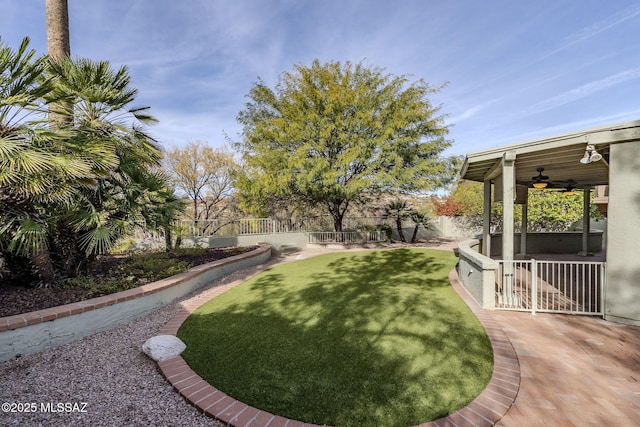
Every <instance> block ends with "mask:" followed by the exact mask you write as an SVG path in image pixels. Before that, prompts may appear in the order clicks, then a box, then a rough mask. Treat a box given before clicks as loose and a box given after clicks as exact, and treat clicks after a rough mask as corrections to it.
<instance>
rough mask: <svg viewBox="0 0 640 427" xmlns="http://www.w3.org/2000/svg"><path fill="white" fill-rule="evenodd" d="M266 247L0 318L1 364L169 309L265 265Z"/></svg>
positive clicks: (269, 255) (269, 247)
mask: <svg viewBox="0 0 640 427" xmlns="http://www.w3.org/2000/svg"><path fill="white" fill-rule="evenodd" d="M270 257H271V245H269V244H260V245H259V247H258V248H257V249H255V250H253V251H251V252H247V253H244V254H240V255H236V256H233V257H229V258H225V259H221V260H218V261H214V262H211V263H208V264H203V265H199V266H196V267H193V268H191V269H189V270H188V271H185V272H184V273H180V274H177V275H175V276H172V277H169V278H166V279H163V280H159V281H157V282H153V283H149V284H147V285H144V286H140V287H138V288H135V289H129V290H127V291H123V292H118V293H115V294H111V295H106V296H103V297H98V298H92V299H89V300H86V301H81V302H76V303H73V304H66V305H61V306H58V307H53V308H49V309H46V310H39V311H32V312H30V313H25V314H20V315H16V316H8V317H2V318H0V362H2V361H5V360H9V359H11V358H13V357H15V356H16V355H19V354H29V353H35V352H38V351H42V350H45V349H48V348H53V347H57V346H60V345H62V344H66V343H69V342H72V341H75V340H78V339H80V338H82V337H85V336H87V335H91V334H94V333H96V332H100V331H104V330H107V329H111V328H114V327H116V326H118V325H121V324H124V323H127V322H130V321H132V320H134V319H137V318H138V317H141V316H144V315H145V314H148V313H150V312H152V311H154V310H157V309H159V308H161V307H163V306H165V305H168V304H170V303H171V302H173V301H174V300H176V299H178V298H181V297H183V296H185V295H187V294H189V293H190V292H192V291H194V290H195V289H198V288H200V287H202V286H204V285H206V284H207V283H209V282H211V281H212V280H215V279H218V278H220V277H223V276H225V275H227V274H229V273H232V272H234V271H237V270H241V269H244V268H248V267H252V266H256V265H260V264H263V263H265V262H266V261H268V260H269V258H270Z"/></svg>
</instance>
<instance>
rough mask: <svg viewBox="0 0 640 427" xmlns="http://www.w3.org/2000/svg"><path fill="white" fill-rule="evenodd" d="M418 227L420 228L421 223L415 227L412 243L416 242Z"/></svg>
mask: <svg viewBox="0 0 640 427" xmlns="http://www.w3.org/2000/svg"><path fill="white" fill-rule="evenodd" d="M418 228H420V224H416V226H415V227H414V228H413V236H411V243H415V242H416V236H417V235H418Z"/></svg>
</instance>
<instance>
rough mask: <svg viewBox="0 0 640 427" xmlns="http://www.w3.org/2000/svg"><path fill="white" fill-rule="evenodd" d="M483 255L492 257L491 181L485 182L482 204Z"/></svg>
mask: <svg viewBox="0 0 640 427" xmlns="http://www.w3.org/2000/svg"><path fill="white" fill-rule="evenodd" d="M482 254H483V255H484V256H487V257H491V180H490V179H486V180H485V181H484V198H483V204H482Z"/></svg>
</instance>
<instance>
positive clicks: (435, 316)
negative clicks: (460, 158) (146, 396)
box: [178, 249, 493, 426]
mask: <svg viewBox="0 0 640 427" xmlns="http://www.w3.org/2000/svg"><path fill="white" fill-rule="evenodd" d="M455 263H456V258H455V257H454V255H453V254H452V253H450V252H446V251H438V250H428V249H398V250H388V251H366V252H349V253H334V254H328V255H323V256H319V257H315V258H310V259H305V260H301V261H296V262H293V263H289V264H283V265H280V266H276V267H274V268H271V269H269V270H266V271H264V272H263V273H261V274H259V275H258V276H256V277H254V278H253V279H251V280H249V281H247V282H245V283H243V284H241V285H239V286H237V287H236V288H234V289H232V290H230V291H228V292H226V293H224V294H222V295H221V296H219V297H217V298H214V299H213V300H211V301H209V302H208V303H207V304H205V305H203V306H202V307H200V309H198V310H197V311H196V312H195V313H193V314H192V315H191V316H190V317H189V318H188V319H187V321H186V322H185V323H184V324H183V325H182V327H181V328H180V331H179V333H178V336H179V337H180V339H182V340H183V341H184V342H185V343H186V344H187V349H186V351H185V352H184V353H183V357H184V359H185V360H186V361H187V363H188V364H189V365H190V366H191V367H192V369H194V370H195V371H196V372H198V374H200V376H202V377H203V378H204V379H205V380H207V381H208V382H209V383H210V384H212V385H214V386H215V387H216V388H218V389H220V390H222V391H224V392H225V393H227V394H229V395H230V396H232V397H234V398H236V399H238V400H240V401H242V402H244V403H247V404H249V405H251V406H254V407H256V408H259V409H262V410H265V411H268V412H271V413H274V414H278V415H282V416H284V417H288V418H292V419H296V420H300V421H305V422H310V423H315V424H328V425H333V426H409V425H414V424H419V423H421V422H425V421H429V420H433V419H437V418H439V417H441V416H445V415H447V414H449V413H452V412H455V411H456V410H457V409H459V408H461V407H463V406H464V405H465V404H467V403H468V402H470V401H471V400H473V399H474V398H475V397H476V396H477V395H478V394H479V393H480V392H481V391H482V389H483V388H484V387H485V386H486V384H487V383H488V381H489V379H490V377H491V372H492V368H493V362H492V360H493V354H492V350H491V345H490V343H489V339H488V337H487V335H486V333H485V331H484V329H483V328H482V326H481V325H480V323H479V322H478V321H477V319H476V318H475V316H474V315H473V314H472V313H471V311H470V310H469V309H468V307H467V306H466V304H465V303H464V302H463V301H462V300H461V299H460V298H459V297H458V295H457V294H456V293H455V291H454V290H453V289H452V288H451V286H450V284H449V282H448V280H447V275H448V273H449V272H450V271H451V269H453V268H454V266H455Z"/></svg>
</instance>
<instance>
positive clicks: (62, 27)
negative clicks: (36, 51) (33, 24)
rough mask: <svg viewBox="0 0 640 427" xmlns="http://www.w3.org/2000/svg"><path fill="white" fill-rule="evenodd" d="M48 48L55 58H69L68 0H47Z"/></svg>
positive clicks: (52, 57) (50, 54) (50, 55)
mask: <svg viewBox="0 0 640 427" xmlns="http://www.w3.org/2000/svg"><path fill="white" fill-rule="evenodd" d="M45 11H46V15H47V50H48V52H49V57H50V58H51V59H53V60H57V59H61V58H69V57H70V56H71V45H70V44H69V8H68V5H67V0H46V1H45Z"/></svg>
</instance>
